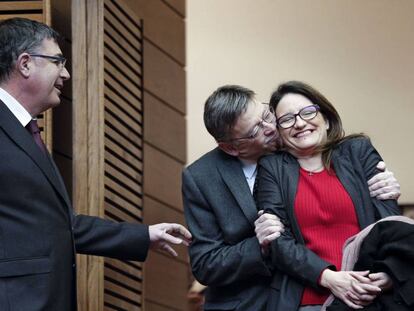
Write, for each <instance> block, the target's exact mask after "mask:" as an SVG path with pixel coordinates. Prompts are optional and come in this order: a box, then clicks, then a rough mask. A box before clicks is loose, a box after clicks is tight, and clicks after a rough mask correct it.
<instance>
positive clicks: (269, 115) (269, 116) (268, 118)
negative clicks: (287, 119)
mask: <svg viewBox="0 0 414 311" xmlns="http://www.w3.org/2000/svg"><path fill="white" fill-rule="evenodd" d="M263 105H266V106H267V107H266V108H265V110H264V111H263V114H262V117H261V118H260V122H259V123H257V124H256V125H255V126H254V127H253V129H252V130H251V131H250V132H249V134H248V135H247V136H243V137H238V138H233V139H230V140H229V142H235V141H240V140H245V139H255V138H256V137H257V135H258V134H259V131H260V129H262V128H264V127H265V124H264V122H266V123H267V124H273V123H274V122H275V120H276V117H275V114H274V111H273V109H272V107H270V106H269V104H263Z"/></svg>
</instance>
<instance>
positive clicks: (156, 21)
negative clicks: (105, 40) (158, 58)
mask: <svg viewBox="0 0 414 311" xmlns="http://www.w3.org/2000/svg"><path fill="white" fill-rule="evenodd" d="M124 1H125V3H126V4H127V5H128V6H129V7H130V8H131V9H132V10H133V11H134V12H136V14H138V15H139V16H140V17H141V18H142V19H143V20H144V24H145V32H144V38H145V39H148V40H150V41H151V42H153V43H154V44H155V45H157V46H158V47H160V49H161V50H162V51H163V52H164V53H166V54H167V55H169V56H170V57H171V58H173V59H174V60H175V61H177V62H178V63H179V64H181V65H182V66H183V65H185V22H184V20H183V18H182V17H181V16H180V15H178V14H177V13H176V12H175V11H174V10H172V9H171V7H170V6H168V5H167V4H166V3H165V2H163V1H162V0H151V1H147V0H124Z"/></svg>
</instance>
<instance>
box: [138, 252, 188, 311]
mask: <svg viewBox="0 0 414 311" xmlns="http://www.w3.org/2000/svg"><path fill="white" fill-rule="evenodd" d="M149 275H150V276H151V277H149ZM187 284H188V266H187V265H186V264H184V263H181V262H179V261H175V260H171V259H170V258H169V257H168V255H162V254H159V253H157V252H150V254H149V257H148V260H147V262H146V264H145V285H146V287H145V288H146V291H145V298H146V299H147V300H148V301H150V302H155V303H157V304H158V305H161V306H164V307H169V308H170V310H186V308H187V301H186V295H187V290H188V285H187Z"/></svg>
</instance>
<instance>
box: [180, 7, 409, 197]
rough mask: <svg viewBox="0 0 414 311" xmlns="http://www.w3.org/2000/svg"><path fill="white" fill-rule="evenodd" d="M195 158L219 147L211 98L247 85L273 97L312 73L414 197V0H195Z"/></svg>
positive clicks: (191, 20) (191, 122)
mask: <svg viewBox="0 0 414 311" xmlns="http://www.w3.org/2000/svg"><path fill="white" fill-rule="evenodd" d="M186 25H187V90H188V91H187V105H188V115H187V129H188V136H187V137H188V138H187V139H188V162H189V163H190V162H192V161H194V160H196V159H197V158H198V157H200V156H201V155H202V154H203V153H205V152H207V151H208V150H210V149H211V148H213V147H214V146H215V143H214V140H213V139H212V138H211V137H210V136H209V134H208V133H207V131H206V130H205V128H204V124H203V120H202V114H203V106H204V101H205V100H206V98H207V97H208V95H210V94H211V92H213V91H214V90H215V89H216V88H217V87H219V86H221V85H223V84H240V85H243V86H246V87H249V88H251V89H253V90H255V91H256V92H257V93H258V98H259V99H260V100H262V101H268V99H269V96H270V94H271V92H272V90H273V89H274V88H275V87H276V86H277V85H278V84H279V83H280V82H282V81H287V80H290V79H297V80H303V81H306V82H308V83H310V84H311V85H313V86H315V87H316V88H318V89H319V90H321V91H322V93H324V94H325V95H326V96H327V97H328V98H329V99H330V100H331V101H332V102H333V103H334V105H335V106H336V108H337V109H338V111H339V113H340V114H341V117H342V118H343V121H344V126H345V129H346V130H347V133H352V132H365V133H366V134H368V135H369V136H370V137H371V138H372V141H373V143H374V145H375V146H376V147H377V149H378V150H379V152H380V153H381V155H382V156H383V157H384V159H385V161H386V163H387V165H388V166H389V167H390V168H391V170H392V171H394V173H395V174H396V176H397V178H398V179H399V181H400V183H401V185H402V191H403V196H402V197H401V199H400V203H414V177H413V176H412V175H413V173H414V170H413V169H412V164H411V163H412V162H413V160H414V143H413V141H414V139H413V137H412V136H413V135H414V122H413V121H414V34H413V33H414V1H412V0H393V1H391V0H364V1H360V0H312V1H309V0H289V1H288V0H187V24H186Z"/></svg>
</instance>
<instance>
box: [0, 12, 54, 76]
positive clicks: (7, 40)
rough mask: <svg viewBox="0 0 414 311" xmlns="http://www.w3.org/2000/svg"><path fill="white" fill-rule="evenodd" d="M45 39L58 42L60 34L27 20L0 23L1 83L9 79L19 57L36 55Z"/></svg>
mask: <svg viewBox="0 0 414 311" xmlns="http://www.w3.org/2000/svg"><path fill="white" fill-rule="evenodd" d="M44 39H53V40H54V41H56V42H57V40H58V39H59V34H58V33H57V32H56V31H55V30H53V29H52V28H51V27H49V26H47V25H45V24H43V23H39V22H36V21H33V20H30V19H26V18H19V17H16V18H10V19H6V20H3V21H0V83H3V82H4V81H6V80H7V79H8V78H9V76H10V74H11V73H12V71H13V67H14V65H15V63H16V60H17V58H18V57H19V55H20V54H22V53H24V52H27V53H35V52H36V49H37V48H39V47H40V46H41V45H42V42H43V40H44Z"/></svg>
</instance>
